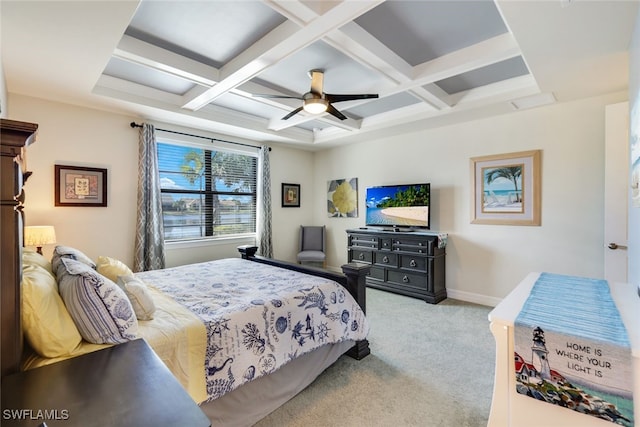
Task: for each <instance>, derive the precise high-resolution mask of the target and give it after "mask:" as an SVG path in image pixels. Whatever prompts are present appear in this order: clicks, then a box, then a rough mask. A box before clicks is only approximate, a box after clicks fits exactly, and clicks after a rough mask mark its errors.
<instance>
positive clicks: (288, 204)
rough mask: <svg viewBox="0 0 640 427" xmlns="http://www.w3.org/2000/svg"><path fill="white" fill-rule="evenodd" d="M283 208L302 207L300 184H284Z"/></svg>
mask: <svg viewBox="0 0 640 427" xmlns="http://www.w3.org/2000/svg"><path fill="white" fill-rule="evenodd" d="M282 207H283V208H299V207H300V184H284V183H283V184H282Z"/></svg>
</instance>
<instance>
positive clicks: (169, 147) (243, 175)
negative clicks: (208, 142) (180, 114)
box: [158, 140, 258, 241]
mask: <svg viewBox="0 0 640 427" xmlns="http://www.w3.org/2000/svg"><path fill="white" fill-rule="evenodd" d="M158 164H159V169H160V182H161V184H160V189H161V193H162V209H163V223H164V234H165V240H166V241H175V240H186V239H204V238H215V237H229V236H236V235H246V234H249V233H255V231H256V202H257V199H256V188H257V186H256V184H257V170H258V168H257V158H256V157H255V156H252V155H248V154H244V153H239V152H236V151H229V150H225V149H224V148H218V147H211V148H201V147H198V146H194V145H180V144H174V143H169V142H164V141H161V140H159V141H158Z"/></svg>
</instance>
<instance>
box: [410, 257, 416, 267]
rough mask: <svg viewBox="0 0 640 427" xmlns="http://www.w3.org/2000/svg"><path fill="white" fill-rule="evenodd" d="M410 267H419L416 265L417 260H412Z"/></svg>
mask: <svg viewBox="0 0 640 427" xmlns="http://www.w3.org/2000/svg"><path fill="white" fill-rule="evenodd" d="M409 265H410V266H411V267H415V266H417V265H418V263H416V260H415V259H412V260H411V262H410V263H409Z"/></svg>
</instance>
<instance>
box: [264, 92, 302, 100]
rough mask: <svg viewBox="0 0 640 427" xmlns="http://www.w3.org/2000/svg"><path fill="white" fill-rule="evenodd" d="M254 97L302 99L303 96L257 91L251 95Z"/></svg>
mask: <svg viewBox="0 0 640 427" xmlns="http://www.w3.org/2000/svg"><path fill="white" fill-rule="evenodd" d="M251 96H252V97H254V98H283V99H302V97H301V96H289V95H271V94H268V93H264V94H261V93H255V94H253V95H251Z"/></svg>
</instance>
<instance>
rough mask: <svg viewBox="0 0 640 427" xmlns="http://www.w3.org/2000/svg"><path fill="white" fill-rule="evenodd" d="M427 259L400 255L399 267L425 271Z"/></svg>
mask: <svg viewBox="0 0 640 427" xmlns="http://www.w3.org/2000/svg"><path fill="white" fill-rule="evenodd" d="M427 262H428V259H427V258H424V257H420V256H411V255H400V267H401V268H409V269H411V270H417V271H424V272H426V271H427Z"/></svg>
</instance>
